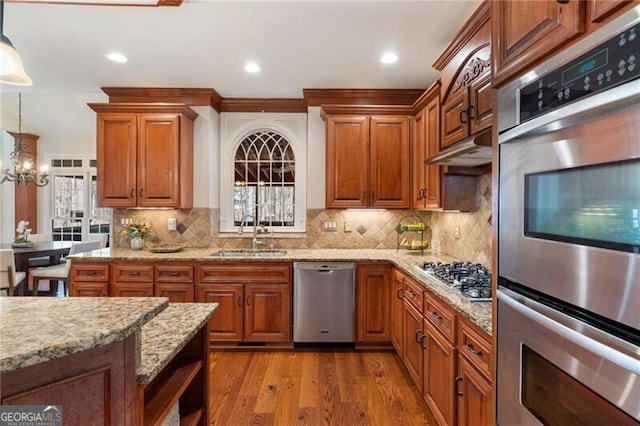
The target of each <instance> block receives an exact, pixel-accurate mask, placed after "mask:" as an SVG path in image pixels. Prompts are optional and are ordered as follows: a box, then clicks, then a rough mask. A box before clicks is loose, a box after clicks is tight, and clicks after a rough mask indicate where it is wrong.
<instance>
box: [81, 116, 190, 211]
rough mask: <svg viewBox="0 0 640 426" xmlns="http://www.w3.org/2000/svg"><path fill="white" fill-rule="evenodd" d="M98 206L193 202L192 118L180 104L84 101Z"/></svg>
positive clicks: (185, 205)
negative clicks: (93, 135)
mask: <svg viewBox="0 0 640 426" xmlns="http://www.w3.org/2000/svg"><path fill="white" fill-rule="evenodd" d="M89 106H90V107H91V108H92V109H93V110H94V111H96V112H97V113H98V114H97V144H96V160H97V174H98V179H97V180H98V188H97V191H98V205H99V206H101V207H120V208H125V207H174V208H190V207H192V206H193V120H195V118H196V117H197V113H196V112H195V111H193V110H192V109H191V108H190V107H188V106H186V105H183V104H89Z"/></svg>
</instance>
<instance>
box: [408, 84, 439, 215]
mask: <svg viewBox="0 0 640 426" xmlns="http://www.w3.org/2000/svg"><path fill="white" fill-rule="evenodd" d="M422 98H423V99H421V101H422V102H425V103H426V105H425V106H424V107H422V108H421V109H420V111H419V112H418V113H417V114H416V116H415V120H414V131H413V138H412V145H411V152H412V159H413V168H412V172H411V176H412V179H411V182H412V185H411V188H412V197H411V200H412V201H411V204H412V207H413V208H414V209H418V210H421V209H434V208H439V207H441V206H442V204H441V200H442V197H441V179H440V175H441V167H440V166H439V165H434V164H425V163H424V160H425V159H426V158H428V157H431V156H433V155H436V154H437V153H438V152H439V151H440V82H436V83H435V84H434V85H433V86H431V87H430V88H429V89H428V90H427V91H426V92H425V94H424V95H423V97H422Z"/></svg>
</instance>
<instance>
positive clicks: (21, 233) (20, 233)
mask: <svg viewBox="0 0 640 426" xmlns="http://www.w3.org/2000/svg"><path fill="white" fill-rule="evenodd" d="M30 235H31V228H29V222H28V221H26V220H21V221H20V222H18V226H17V228H16V238H15V240H13V243H11V246H12V247H16V248H20V247H33V242H32V241H30V240H29V236H30Z"/></svg>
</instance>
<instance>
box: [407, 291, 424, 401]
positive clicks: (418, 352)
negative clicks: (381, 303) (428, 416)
mask: <svg viewBox="0 0 640 426" xmlns="http://www.w3.org/2000/svg"><path fill="white" fill-rule="evenodd" d="M403 324H404V343H405V346H404V354H403V356H402V361H403V362H404V366H405V367H406V368H407V371H408V372H409V375H410V376H411V378H412V379H413V382H414V383H415V384H416V386H417V388H418V389H420V390H422V376H423V371H424V369H423V353H422V347H421V346H420V343H421V341H422V339H423V337H424V333H423V331H422V312H419V311H418V310H417V309H416V308H415V306H413V305H412V304H411V303H410V302H409V301H408V300H405V302H404V318H403Z"/></svg>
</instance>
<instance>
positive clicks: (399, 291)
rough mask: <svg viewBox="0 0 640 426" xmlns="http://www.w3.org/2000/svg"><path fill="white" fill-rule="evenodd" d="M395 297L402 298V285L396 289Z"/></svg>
mask: <svg viewBox="0 0 640 426" xmlns="http://www.w3.org/2000/svg"><path fill="white" fill-rule="evenodd" d="M396 297H397V298H398V299H402V287H400V288H399V289H398V291H396Z"/></svg>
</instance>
